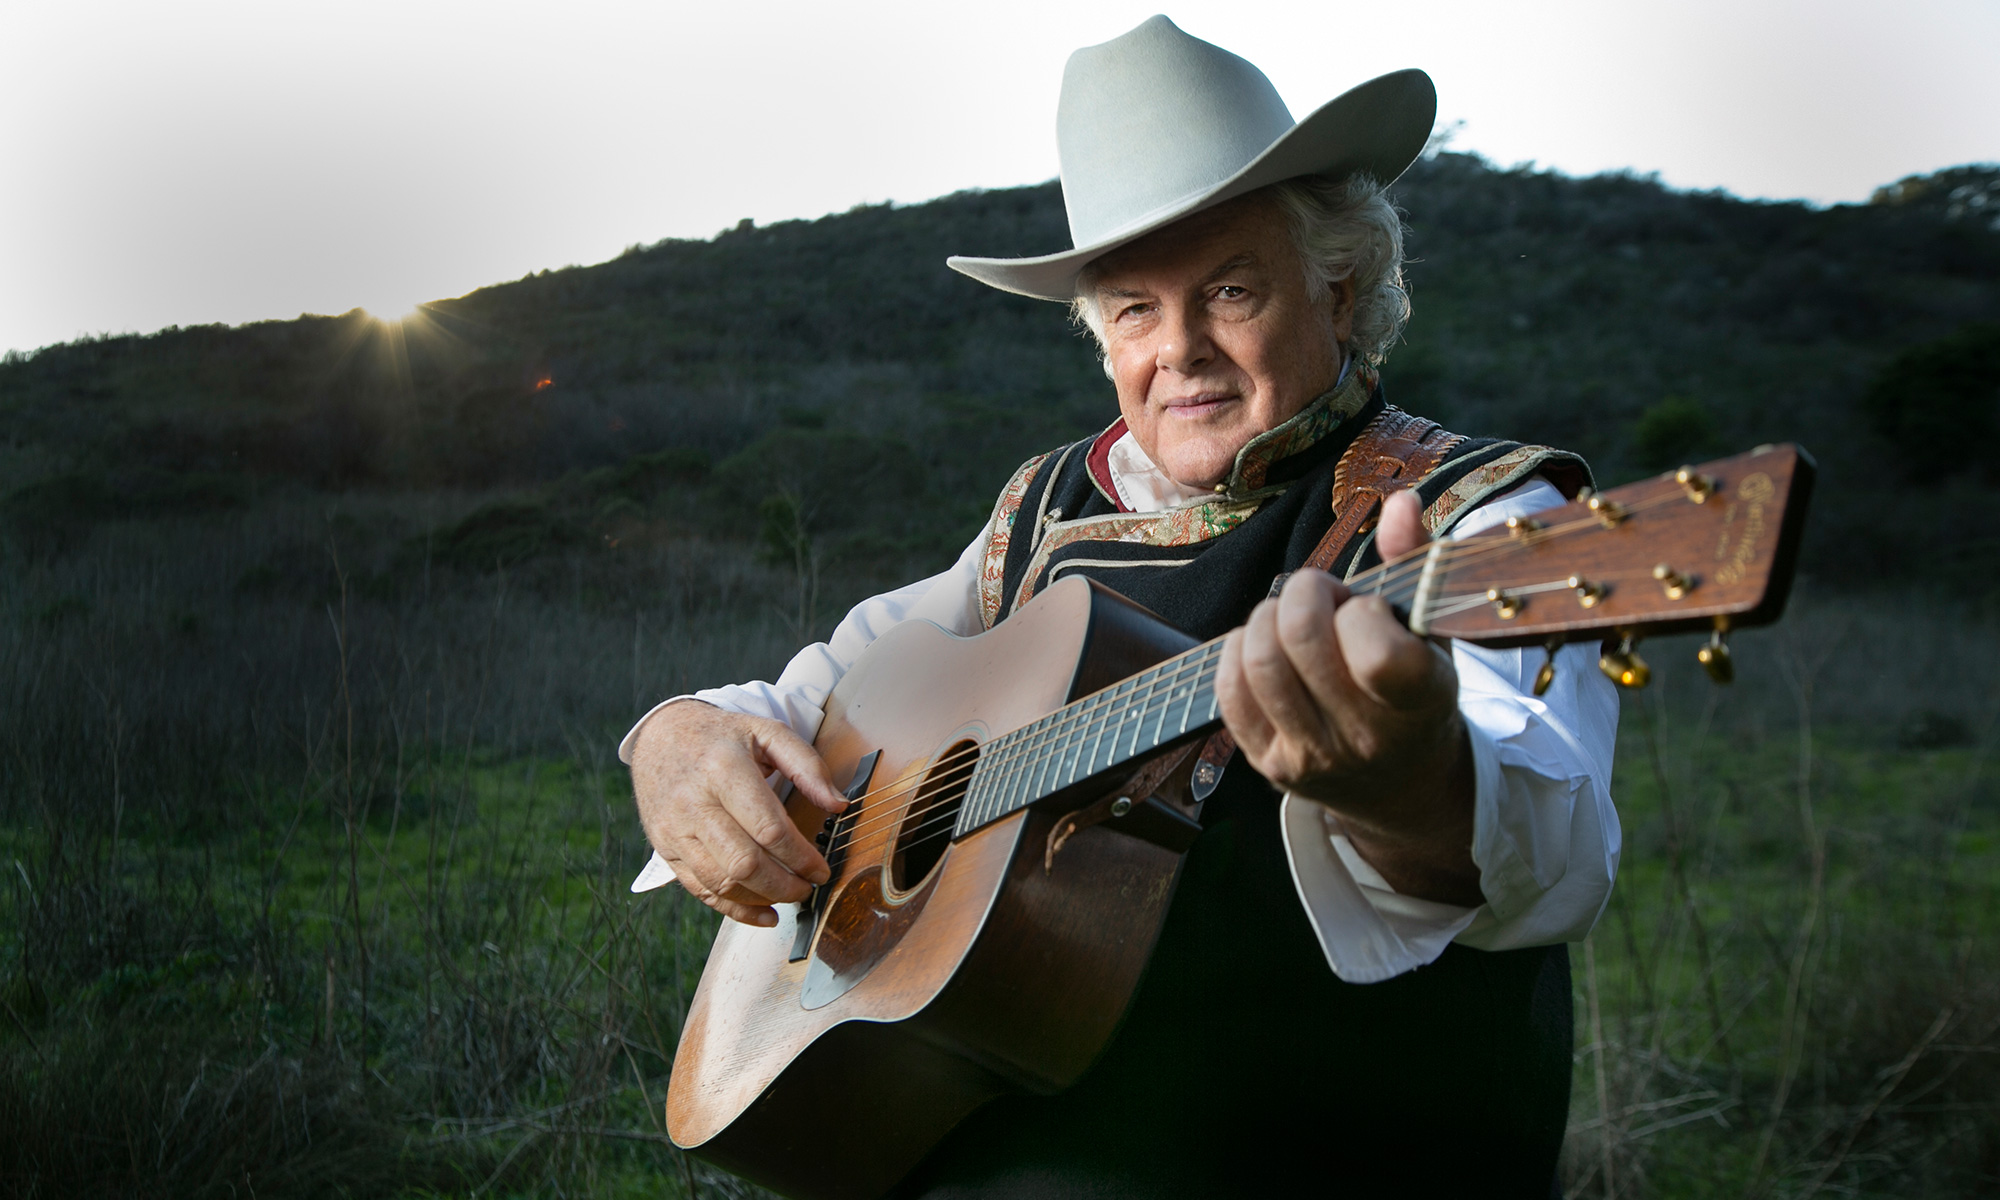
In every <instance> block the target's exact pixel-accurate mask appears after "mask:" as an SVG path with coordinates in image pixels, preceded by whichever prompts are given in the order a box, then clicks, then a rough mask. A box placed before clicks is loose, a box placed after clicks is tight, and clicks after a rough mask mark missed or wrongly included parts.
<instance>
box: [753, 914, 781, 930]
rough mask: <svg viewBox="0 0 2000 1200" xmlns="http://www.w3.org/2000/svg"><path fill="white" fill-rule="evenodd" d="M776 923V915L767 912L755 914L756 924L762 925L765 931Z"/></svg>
mask: <svg viewBox="0 0 2000 1200" xmlns="http://www.w3.org/2000/svg"><path fill="white" fill-rule="evenodd" d="M777 923H778V914H777V913H774V912H768V911H767V912H760V913H758V914H757V924H759V925H762V926H763V927H764V928H766V929H769V928H770V927H771V926H773V925H776V924H777Z"/></svg>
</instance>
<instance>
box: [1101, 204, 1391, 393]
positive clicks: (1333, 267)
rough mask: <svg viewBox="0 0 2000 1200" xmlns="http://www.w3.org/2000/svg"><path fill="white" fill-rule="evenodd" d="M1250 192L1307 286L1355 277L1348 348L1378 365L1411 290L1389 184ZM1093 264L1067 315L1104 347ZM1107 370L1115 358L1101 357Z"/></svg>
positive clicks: (1315, 289)
mask: <svg viewBox="0 0 2000 1200" xmlns="http://www.w3.org/2000/svg"><path fill="white" fill-rule="evenodd" d="M1251 194H1252V195H1264V196H1269V197H1270V198H1271V199H1272V200H1273V201H1275V202H1276V203H1277V205H1278V208H1279V210H1280V211H1281V212H1283V213H1284V214H1285V221H1286V223H1287V224H1288V225H1290V226H1291V231H1292V244H1293V245H1295V246H1296V247H1297V248H1298V252H1299V261H1300V263H1301V265H1302V266H1304V268H1305V273H1306V286H1307V287H1308V288H1309V289H1311V290H1312V291H1313V292H1314V293H1320V292H1324V291H1325V290H1327V289H1328V288H1330V287H1332V286H1333V285H1334V284H1335V283H1338V282H1339V281H1341V280H1343V279H1351V280H1353V281H1354V330H1353V333H1352V335H1351V336H1350V337H1349V339H1348V343H1347V346H1348V349H1349V350H1350V351H1351V352H1353V353H1354V354H1355V355H1357V356H1359V357H1360V358H1361V359H1362V360H1363V361H1365V362H1368V363H1371V364H1376V365H1379V364H1380V363H1381V362H1382V360H1383V359H1385V358H1387V357H1389V350H1390V348H1391V347H1392V346H1393V345H1395V342H1396V339H1397V338H1399V337H1401V336H1402V333H1403V326H1404V325H1406V324H1408V323H1409V320H1410V294H1409V292H1408V291H1406V290H1404V287H1403V219H1402V215H1401V214H1400V213H1398V212H1397V211H1396V206H1395V205H1394V204H1392V203H1390V201H1389V196H1388V188H1387V187H1385V186H1384V185H1382V184H1380V183H1377V182H1375V180H1374V179H1373V178H1371V177H1370V176H1367V175H1360V174H1357V175H1350V176H1348V177H1347V178H1346V179H1343V180H1331V179H1322V178H1319V177H1317V176H1310V175H1306V176H1300V177H1299V178H1297V179H1287V180H1285V181H1284V182H1283V183H1276V184H1272V185H1271V186H1270V187H1267V188H1264V189H1262V191H1260V192H1253V193H1251ZM1095 266H1096V264H1095V263H1093V264H1091V266H1089V267H1085V268H1084V271H1083V274H1082V275H1080V276H1078V277H1077V281H1076V298H1075V299H1074V300H1072V301H1070V319H1071V320H1073V321H1075V322H1076V323H1077V324H1079V325H1081V326H1083V327H1084V328H1085V329H1088V330H1090V335H1091V336H1092V337H1093V338H1095V339H1097V349H1098V352H1099V356H1100V357H1103V352H1104V314H1103V313H1101V312H1100V311H1098V307H1097V295H1096V291H1097V272H1096V270H1095V269H1094V268H1095ZM1104 373H1105V374H1106V375H1107V376H1108V375H1110V374H1111V360H1110V359H1109V358H1104Z"/></svg>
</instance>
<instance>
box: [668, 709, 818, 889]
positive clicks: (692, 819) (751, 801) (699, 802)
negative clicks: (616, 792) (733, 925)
mask: <svg viewBox="0 0 2000 1200" xmlns="http://www.w3.org/2000/svg"><path fill="white" fill-rule="evenodd" d="M774 771H775V772H778V773H779V774H781V775H783V776H784V777H785V778H787V779H789V780H791V781H792V787H793V789H794V791H795V792H796V793H797V794H798V795H801V796H803V797H805V799H807V800H808V801H810V802H811V803H812V804H813V805H815V806H816V807H818V808H822V809H825V810H826V811H827V812H829V813H838V812H841V811H842V810H844V809H845V808H846V807H847V800H846V798H845V797H843V796H842V795H841V794H840V791H839V789H837V788H835V787H834V786H833V781H832V780H831V779H830V778H828V776H827V773H826V763H824V762H823V761H821V759H820V757H819V755H818V754H817V753H816V752H814V750H813V748H812V746H811V745H809V744H807V742H806V741H805V740H804V739H803V738H801V737H799V735H798V734H796V733H793V732H792V731H791V729H790V728H789V727H788V726H785V725H783V724H780V723H779V722H777V721H772V720H768V719H766V718H764V717H748V716H744V715H742V714H741V713H732V712H724V711H723V710H722V709H719V708H716V707H714V706H713V705H709V704H704V703H702V702H700V701H698V700H684V701H681V702H680V703H678V704H670V705H668V706H667V707H665V708H663V709H661V710H659V711H658V712H656V713H654V714H653V715H652V716H651V717H649V718H647V720H646V723H645V724H644V725H643V726H641V727H640V729H639V738H638V741H637V743H636V744H635V745H634V746H633V748H632V790H633V794H634V795H635V796H636V797H637V798H638V802H639V820H640V822H641V823H642V824H644V826H645V828H646V837H647V839H648V840H650V841H651V842H652V843H653V849H655V850H657V851H659V853H660V857H661V858H664V859H666V860H667V865H668V866H670V867H672V868H673V869H674V874H675V875H676V876H677V877H678V878H679V880H680V884H681V886H682V887H684V888H686V889H687V890H688V891H690V892H692V893H694V895H695V897H696V898H697V899H699V900H700V901H701V902H702V903H703V904H706V905H708V906H709V907H710V908H712V909H714V910H715V911H717V912H719V913H721V914H722V915H723V916H725V917H728V918H729V919H731V920H733V921H741V922H743V923H744V924H746V925H764V926H770V925H775V924H777V923H778V914H777V913H776V912H775V911H774V910H773V909H772V908H771V905H772V904H774V903H778V902H781V901H785V902H789V901H799V900H803V899H805V898H806V896H807V895H808V894H809V893H810V891H811V889H812V887H813V886H814V885H816V884H821V883H825V882H826V881H827V878H828V872H827V866H826V859H825V858H823V857H822V856H821V855H820V853H819V851H818V850H816V849H814V847H813V844H812V842H811V841H809V840H808V839H807V838H806V836H805V835H804V834H802V833H800V832H799V828H798V826H797V825H796V824H794V823H793V821H792V818H791V817H790V816H789V815H788V814H787V813H786V812H785V806H784V804H783V803H782V802H781V801H779V799H778V797H777V794H776V793H774V792H773V791H772V790H771V787H770V785H769V784H767V783H765V782H764V781H765V778H766V777H767V776H769V775H770V774H771V773H772V772H774Z"/></svg>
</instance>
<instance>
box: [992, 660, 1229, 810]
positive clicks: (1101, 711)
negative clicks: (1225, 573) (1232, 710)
mask: <svg viewBox="0 0 2000 1200" xmlns="http://www.w3.org/2000/svg"><path fill="white" fill-rule="evenodd" d="M1221 660H1222V639H1221V638H1217V639H1215V640H1214V641H1212V642H1204V643H1202V644H1201V645H1199V646H1196V647H1195V648H1194V649H1192V650H1189V651H1187V652H1185V653H1182V654H1177V655H1175V656H1174V657H1172V658H1170V659H1168V660H1166V661H1165V662H1163V663H1161V664H1159V665H1158V666H1155V667H1152V668H1150V669H1148V670H1145V671H1141V672H1140V673H1139V674H1137V675H1134V676H1132V677H1131V678H1129V679H1125V680H1122V681H1120V682H1118V683H1115V684H1113V685H1112V686H1110V687H1108V688H1105V689H1104V690H1103V691H1099V692H1093V693H1091V694H1090V695H1088V696H1085V697H1084V698H1083V699H1081V700H1078V701H1075V702H1074V703H1071V704H1067V705H1064V706H1063V707H1062V708H1059V709H1057V710H1056V711H1054V712H1052V713H1050V714H1049V715H1048V716H1046V717H1043V718H1042V719H1041V720H1039V721H1036V722H1034V723H1033V724H1030V725H1024V726H1022V727H1021V728H1019V729H1016V730H1014V731H1013V732H1011V733H1006V734H1002V735H1001V736H1000V737H997V738H994V739H993V740H992V741H990V742H988V743H986V745H985V746H983V747H981V750H980V755H979V765H978V766H977V767H976V768H975V769H974V770H973V772H972V778H971V780H970V781H968V783H967V785H966V789H965V803H964V804H963V805H962V806H961V807H960V809H959V816H958V828H957V829H956V830H954V831H953V836H955V837H962V836H964V835H965V834H967V833H970V832H972V831H973V830H975V829H978V828H980V827H981V826H983V825H988V824H991V823H992V822H994V821H997V820H999V819H1000V818H1002V817H1005V816H1007V815H1009V814H1011V813H1015V812H1018V811H1020V810H1021V809H1024V808H1026V807H1028V806H1029V805H1031V804H1034V803H1036V802H1037V801H1040V800H1044V799H1046V798H1048V797H1050V796H1053V795H1055V794H1057V793H1058V792H1061V791H1063V790H1065V789H1067V788H1070V787H1074V786H1075V785H1077V784H1078V783H1081V782H1084V781H1086V780H1089V779H1091V778H1093V777H1095V776H1098V775H1103V774H1106V773H1108V772H1110V771H1112V770H1114V769H1116V768H1118V767H1120V766H1123V765H1124V764H1126V763H1129V762H1131V761H1133V760H1134V759H1140V758H1145V757H1146V756H1148V755H1150V754H1151V753H1153V752H1154V751H1156V750H1159V749H1160V748H1161V747H1164V746H1170V745H1172V744H1174V743H1175V742H1180V741H1184V740H1186V739H1188V738H1191V737H1197V736H1199V735H1201V734H1203V733H1206V732H1208V731H1209V730H1211V729H1213V728H1215V727H1216V726H1217V725H1220V724H1221V723H1222V713H1221V710H1220V708H1219V707H1218V706H1217V704H1216V700H1215V668H1216V665H1217V664H1218V663H1220V662H1221Z"/></svg>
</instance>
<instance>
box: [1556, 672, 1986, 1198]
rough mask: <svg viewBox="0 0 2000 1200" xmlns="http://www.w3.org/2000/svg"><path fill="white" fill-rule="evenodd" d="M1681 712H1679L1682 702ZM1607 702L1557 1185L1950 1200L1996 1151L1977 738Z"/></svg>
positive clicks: (1982, 765)
mask: <svg viewBox="0 0 2000 1200" xmlns="http://www.w3.org/2000/svg"><path fill="white" fill-rule="evenodd" d="M1686 707H1693V706H1691V705H1690V706H1686ZM1702 707H1703V708H1704V709H1706V711H1702V712H1701V713H1700V715H1699V716H1698V717H1694V718H1692V719H1690V720H1687V721H1685V722H1682V723H1678V724H1676V723H1673V722H1670V721H1669V720H1668V719H1667V716H1666V713H1667V710H1668V708H1669V704H1668V703H1667V702H1666V700H1665V698H1663V697H1658V696H1654V697H1645V698H1636V699H1635V701H1634V702H1632V703H1628V704H1627V711H1626V720H1625V722H1624V726H1623V728H1622V729H1621V736H1620V746H1619V760H1618V768H1617V770H1618V778H1617V787H1616V793H1617V796H1618V801H1619V809H1620V812H1621V815H1622V818H1623V820H1624V823H1625V833H1626V844H1625V853H1624V861H1623V864H1622V866H1621V869H1620V873H1619V879H1618V884H1617V888H1616V891H1615V893H1614V897H1613V900H1612V903H1611V906H1610V909H1609V911H1608V912H1607V913H1606V915H1605V917H1604V919H1603V921H1602V922H1600V924H1599V926H1598V928H1597V930H1596V931H1595V933H1594V934H1593V935H1592V937H1591V939H1590V942H1589V943H1588V944H1587V945H1586V947H1585V948H1584V952H1583V953H1582V954H1580V955H1578V956H1577V962H1578V970H1577V972H1576V990H1577V1012H1578V1014H1579V1019H1578V1047H1579V1053H1578V1056H1577V1074H1576V1078H1575V1085H1574V1092H1573V1104H1572V1121H1571V1137H1570V1143H1569V1146H1568V1148H1567V1153H1566V1175H1567V1178H1568V1184H1569V1187H1570V1189H1571V1191H1572V1193H1573V1194H1578V1193H1580V1194H1588V1195H1611V1194H1619V1195H1657V1196H1689V1197H1697V1196H1699V1197H1707V1196H1746V1195H1747V1196H1757V1195H1773V1196H1804V1195H1814V1194H1827V1195H1879V1196H1910V1195H1972V1194H1979V1193H1980V1192H1981V1191H1982V1190H1983V1188H1984V1187H1986V1186H1989V1185H1990V1184H1991V1183H1992V1181H1993V1180H1994V1178H1995V1165H1996V1159H2000V1136H1996V1117H2000V1071H1996V1070H1995V1067H1996V1065H2000V1064H1996V1063H1995V1062H1994V1055H1995V1054H1996V1052H2000V1041H1996V1036H1995V1035H1996V1033H2000V962H1997V961H1996V958H1995V955H1994V953H1993V949H1992V947H1993V945H1994V934H1995V933H1996V931H2000V803H1996V802H1995V800H1996V789H1995V788H1994V787H1993V786H1992V783H1991V782H1990V780H1989V775H1988V771H1987V762H1986V752H1985V750H1984V749H1983V748H1980V747H1975V746H1961V747H1954V748H1949V749H1915V748H1906V747H1900V746H1897V745H1895V744H1894V743H1893V742H1891V741H1889V740H1888V739H1887V738H1885V736H1884V734H1883V732H1882V731H1881V730H1879V729H1875V728H1870V727H1867V726H1859V725H1852V724H1836V725H1833V726H1830V727H1826V728H1820V729H1817V730H1815V729H1813V728H1812V725H1811V722H1810V716H1811V709H1810V707H1809V706H1807V705H1806V704H1805V703H1804V702H1803V701H1799V702H1798V710H1799V711H1798V712H1796V713H1795V714H1794V717H1795V720H1797V719H1798V718H1800V717H1801V716H1803V717H1804V718H1806V719H1805V720H1804V721H1802V722H1800V724H1799V726H1798V727H1797V728H1795V729H1794V730H1792V731H1790V736H1765V735H1759V734H1756V733H1754V732H1748V731H1744V730H1742V729H1740V728H1737V727H1735V726H1734V724H1733V720H1732V718H1734V717H1735V716H1736V715H1737V713H1736V712H1735V711H1733V709H1735V708H1736V707H1739V706H1734V705H1732V704H1731V703H1730V702H1729V700H1728V699H1727V698H1726V697H1724V698H1720V702H1719V703H1715V704H1714V705H1713V707H1710V706H1709V702H1707V701H1703V702H1702Z"/></svg>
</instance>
